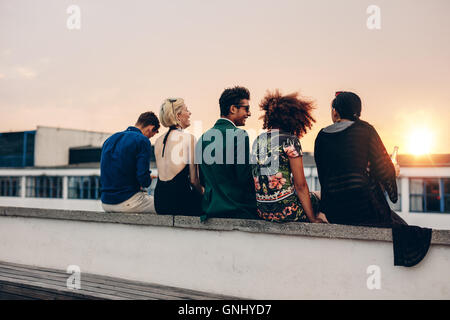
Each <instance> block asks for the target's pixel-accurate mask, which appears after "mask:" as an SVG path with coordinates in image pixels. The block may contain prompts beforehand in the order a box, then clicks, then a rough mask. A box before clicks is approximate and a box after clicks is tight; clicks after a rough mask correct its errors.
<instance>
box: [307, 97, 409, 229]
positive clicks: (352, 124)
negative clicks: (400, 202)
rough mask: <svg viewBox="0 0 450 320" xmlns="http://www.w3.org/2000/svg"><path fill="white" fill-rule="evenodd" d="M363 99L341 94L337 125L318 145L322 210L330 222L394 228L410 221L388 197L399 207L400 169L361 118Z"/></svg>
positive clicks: (335, 117) (322, 133) (336, 107)
mask: <svg viewBox="0 0 450 320" xmlns="http://www.w3.org/2000/svg"><path fill="white" fill-rule="evenodd" d="M360 115H361V99H360V98H359V97H358V96H357V95H356V94H354V93H352V92H337V93H336V97H335V99H334V100H333V102H332V111H331V116H332V120H333V122H334V124H333V125H331V126H328V127H326V128H324V129H322V130H321V131H320V132H319V134H318V136H317V138H316V141H315V147H314V158H315V161H316V165H317V172H318V175H319V180H320V185H321V208H320V209H321V211H322V212H324V213H325V214H326V216H327V219H328V221H329V222H330V223H337V224H350V225H368V226H387V227H388V226H392V225H393V224H395V223H399V224H404V223H405V222H404V221H403V220H402V219H401V218H400V217H399V216H398V215H397V214H396V213H395V212H393V211H392V210H391V209H390V207H389V204H388V203H387V200H386V198H385V195H384V191H386V192H387V194H388V196H389V198H390V199H391V201H392V202H394V203H395V202H397V197H398V195H397V184H396V180H395V178H396V175H398V168H395V167H394V165H393V163H392V161H391V159H390V157H389V155H388V153H387V152H386V148H385V147H384V145H383V142H382V141H381V139H380V137H379V136H378V133H377V131H376V130H375V128H374V127H373V126H372V125H370V124H369V123H367V122H365V121H362V120H360V119H359V117H360Z"/></svg>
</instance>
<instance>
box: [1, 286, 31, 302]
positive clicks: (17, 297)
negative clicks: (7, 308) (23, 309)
mask: <svg viewBox="0 0 450 320" xmlns="http://www.w3.org/2000/svg"><path fill="white" fill-rule="evenodd" d="M0 300H37V299H34V298H31V297H25V296H21V295H18V294H12V293H6V292H3V291H2V290H1V285H0Z"/></svg>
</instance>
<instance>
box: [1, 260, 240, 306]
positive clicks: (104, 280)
mask: <svg viewBox="0 0 450 320" xmlns="http://www.w3.org/2000/svg"><path fill="white" fill-rule="evenodd" d="M0 266H2V267H5V268H10V269H16V270H22V271H25V272H34V273H38V274H41V275H46V276H49V277H50V276H51V277H61V278H64V279H67V277H68V274H67V273H65V272H64V271H60V270H55V269H48V268H40V267H32V266H24V265H17V264H12V263H5V262H1V263H0ZM82 279H83V280H82V281H83V282H85V281H88V282H90V283H100V284H104V285H111V284H112V283H113V284H114V285H113V286H114V287H117V288H126V289H133V290H138V291H140V294H142V292H147V293H150V294H153V293H157V294H162V295H168V296H173V297H174V298H175V297H177V298H185V299H238V298H236V297H229V296H224V295H218V294H211V293H206V292H200V291H195V290H190V289H183V288H176V287H170V286H163V285H159V284H154V283H147V282H139V281H134V280H126V279H120V278H112V277H108V276H98V275H92V274H89V273H83V274H82ZM64 281H65V280H64Z"/></svg>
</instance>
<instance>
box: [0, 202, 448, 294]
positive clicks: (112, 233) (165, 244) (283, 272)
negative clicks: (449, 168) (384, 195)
mask: <svg viewBox="0 0 450 320" xmlns="http://www.w3.org/2000/svg"><path fill="white" fill-rule="evenodd" d="M0 261H4V262H9V263H15V264H23V265H29V266H36V267H43V268H52V269H59V270H66V269H67V267H68V266H70V265H76V266H79V267H80V269H81V272H82V275H81V281H82V282H81V286H82V287H83V273H86V274H89V273H91V274H98V275H102V276H108V277H115V278H123V279H128V280H133V281H140V282H147V283H157V284H161V285H165V286H172V287H179V288H186V289H192V290H198V291H203V292H209V293H214V294H221V295H229V296H236V297H244V298H251V299H449V298H450V279H449V277H448V270H449V268H450V231H447V230H433V238H432V244H431V246H430V248H429V252H428V253H427V256H426V257H425V258H424V260H423V261H421V262H420V263H419V264H418V265H416V266H414V267H411V268H405V267H397V266H394V256H393V244H392V231H391V229H386V228H368V227H355V226H344V225H324V224H309V223H283V224H278V223H272V222H266V221H262V220H240V219H208V220H207V221H206V222H200V218H198V217H185V216H171V215H168V216H158V215H148V214H122V213H116V214H110V213H105V212H84V211H63V210H47V209H29V208H16V207H0ZM373 268H375V269H376V270H378V271H377V272H378V273H377V274H375V273H374V274H372V273H373V272H375V271H373V270H374V269H373ZM371 270H372V271H371ZM67 276H68V277H69V275H67ZM375 276H377V277H378V279H379V283H380V287H379V288H375V289H374V288H373V287H371V284H373V280H372V278H373V277H375Z"/></svg>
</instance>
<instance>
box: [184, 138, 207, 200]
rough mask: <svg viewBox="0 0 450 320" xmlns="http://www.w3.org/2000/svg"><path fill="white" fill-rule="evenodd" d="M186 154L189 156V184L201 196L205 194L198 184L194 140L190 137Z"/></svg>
mask: <svg viewBox="0 0 450 320" xmlns="http://www.w3.org/2000/svg"><path fill="white" fill-rule="evenodd" d="M188 154H189V176H190V180H191V181H190V182H191V184H192V186H193V187H194V188H195V189H196V190H197V191H198V192H199V193H200V194H203V193H204V192H205V188H204V187H203V186H202V185H201V184H200V178H199V172H198V165H197V164H195V162H194V159H195V138H194V136H192V135H191V137H190V140H189V146H188Z"/></svg>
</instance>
